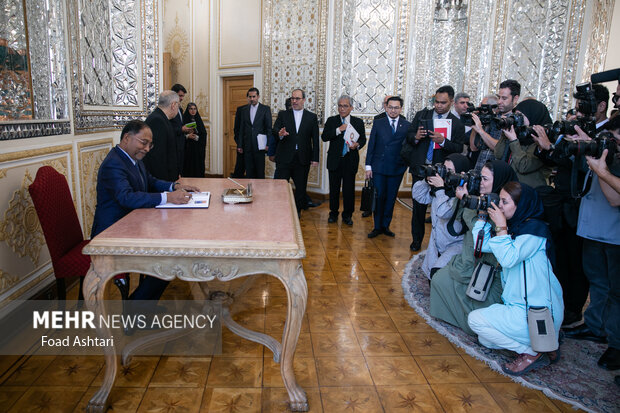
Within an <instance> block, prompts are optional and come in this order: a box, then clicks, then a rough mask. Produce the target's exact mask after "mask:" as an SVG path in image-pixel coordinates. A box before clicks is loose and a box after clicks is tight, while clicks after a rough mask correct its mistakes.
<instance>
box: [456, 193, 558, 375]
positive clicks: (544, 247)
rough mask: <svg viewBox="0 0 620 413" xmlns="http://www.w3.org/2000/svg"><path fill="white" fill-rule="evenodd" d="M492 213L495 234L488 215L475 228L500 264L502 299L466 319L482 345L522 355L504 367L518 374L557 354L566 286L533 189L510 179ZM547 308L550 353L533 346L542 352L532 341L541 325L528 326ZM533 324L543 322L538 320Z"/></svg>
mask: <svg viewBox="0 0 620 413" xmlns="http://www.w3.org/2000/svg"><path fill="white" fill-rule="evenodd" d="M488 215H489V217H490V218H491V220H492V221H493V222H494V223H495V229H496V235H495V236H494V237H491V224H490V223H488V222H487V220H486V217H484V218H481V219H479V220H478V221H477V222H476V225H475V226H474V231H473V232H474V234H476V233H477V232H478V231H480V230H483V231H484V241H483V243H482V251H485V252H492V253H493V255H495V257H496V258H497V261H498V263H499V264H500V265H501V266H502V284H503V286H504V291H503V293H502V301H503V304H493V305H491V306H490V307H487V308H482V309H479V310H475V311H472V312H471V313H470V314H469V317H468V323H469V326H470V327H471V329H472V330H473V331H474V332H475V333H476V334H478V341H479V342H480V344H482V345H483V346H485V347H488V348H494V349H508V350H512V351H514V352H516V353H517V354H518V355H519V356H518V357H517V358H516V359H515V360H514V361H512V362H510V363H507V364H505V365H504V366H502V370H504V372H505V373H507V374H511V375H517V376H518V375H521V374H524V373H526V372H528V371H530V370H533V369H535V368H538V367H543V366H546V365H548V364H549V363H550V362H555V361H557V359H558V358H559V353H558V352H557V351H555V350H556V349H557V348H558V335H559V334H558V333H559V331H560V326H561V325H562V319H563V316H564V303H563V301H562V287H561V286H560V283H559V281H558V280H557V278H556V277H555V275H554V273H553V269H552V268H551V262H552V261H553V243H552V242H553V241H552V239H551V232H550V231H549V228H548V227H547V224H546V223H545V222H544V221H542V217H543V205H542V202H541V201H540V198H539V197H538V194H537V193H536V191H535V190H534V189H532V188H531V187H529V186H527V185H525V184H520V183H518V182H509V183H507V184H506V185H504V187H503V188H502V190H501V192H500V203H499V206H497V205H495V204H492V205H491V207H489V209H488ZM509 234H510V235H509ZM550 258H551V259H550ZM550 261H551V262H550ZM545 308H546V309H550V313H551V317H552V318H553V320H552V321H551V320H550V319H547V320H545V328H546V331H545V335H544V336H545V337H547V338H549V339H550V340H551V341H552V342H551V343H548V344H549V345H547V348H546V350H545V351H549V353H543V352H537V351H535V350H534V349H533V348H532V347H536V349H537V350H538V351H541V349H539V348H538V346H535V345H534V343H535V341H534V340H535V339H536V338H539V337H537V334H536V333H537V332H538V331H539V329H536V328H534V329H532V328H528V321H529V322H530V323H532V320H528V319H529V318H531V317H533V314H532V312H531V311H532V310H538V309H543V311H544V309H545ZM528 310H529V311H528ZM551 323H552V325H550V324H551ZM530 327H531V326H530ZM534 327H539V324H535V323H534ZM531 331H532V332H531ZM536 344H538V343H536ZM544 344H547V343H543V347H545V346H544Z"/></svg>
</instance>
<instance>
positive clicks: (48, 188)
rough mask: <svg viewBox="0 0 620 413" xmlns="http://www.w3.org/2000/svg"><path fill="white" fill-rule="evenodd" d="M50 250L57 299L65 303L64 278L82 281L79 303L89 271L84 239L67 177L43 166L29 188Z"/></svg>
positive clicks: (82, 297)
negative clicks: (85, 277) (83, 252)
mask: <svg viewBox="0 0 620 413" xmlns="http://www.w3.org/2000/svg"><path fill="white" fill-rule="evenodd" d="M28 192H30V196H31V197H32V201H33V203H34V208H35V209H36V211H37V215H38V217H39V221H40V222H41V228H42V229H43V234H44V235H45V242H46V243H47V248H48V249H49V252H50V256H51V258H52V265H53V267H54V275H55V276H56V285H57V286H58V299H59V300H65V299H66V298H67V291H66V285H65V278H67V277H80V292H79V298H78V299H79V300H83V299H84V295H83V293H82V284H83V282H84V276H85V275H86V272H87V271H88V268H89V267H90V257H89V256H88V255H84V254H82V248H84V246H85V245H86V244H88V240H85V239H84V236H83V234H82V228H81V227H80V221H79V220H78V216H77V213H76V212H75V207H74V205H73V199H72V198H71V192H70V191H69V185H67V179H66V178H65V176H64V175H62V174H60V173H58V172H57V171H56V170H55V169H54V168H52V167H51V166H42V167H41V168H39V170H38V171H37V176H36V177H35V180H34V182H33V183H32V184H31V185H30V186H29V187H28Z"/></svg>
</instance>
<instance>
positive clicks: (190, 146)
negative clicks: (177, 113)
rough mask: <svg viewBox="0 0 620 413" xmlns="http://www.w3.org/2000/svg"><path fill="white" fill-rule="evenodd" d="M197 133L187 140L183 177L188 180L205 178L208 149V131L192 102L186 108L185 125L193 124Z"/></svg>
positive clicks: (189, 136)
mask: <svg viewBox="0 0 620 413" xmlns="http://www.w3.org/2000/svg"><path fill="white" fill-rule="evenodd" d="M193 123H195V124H196V126H193V129H194V130H195V133H194V134H192V135H188V136H187V139H185V160H184V162H183V176H184V177H187V178H204V177H205V153H206V147H207V129H206V128H205V124H204V123H203V122H202V118H201V117H200V113H198V107H197V106H196V104H195V103H193V102H191V103H189V104H188V105H187V108H185V113H184V114H183V125H187V124H193Z"/></svg>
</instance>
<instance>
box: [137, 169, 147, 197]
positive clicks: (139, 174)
mask: <svg viewBox="0 0 620 413" xmlns="http://www.w3.org/2000/svg"><path fill="white" fill-rule="evenodd" d="M136 169H137V170H138V176H139V177H140V184H141V186H142V187H141V188H140V189H141V190H142V191H145V192H146V184H145V183H144V178H143V177H142V172H141V171H140V166H138V163H137V162H136Z"/></svg>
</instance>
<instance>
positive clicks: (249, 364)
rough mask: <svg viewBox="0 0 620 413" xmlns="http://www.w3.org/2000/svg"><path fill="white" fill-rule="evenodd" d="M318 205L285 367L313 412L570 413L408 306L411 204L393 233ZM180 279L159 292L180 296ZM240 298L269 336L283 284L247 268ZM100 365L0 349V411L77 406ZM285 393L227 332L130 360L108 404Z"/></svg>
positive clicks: (283, 399)
mask: <svg viewBox="0 0 620 413" xmlns="http://www.w3.org/2000/svg"><path fill="white" fill-rule="evenodd" d="M327 204H328V203H327V202H324V203H323V204H322V205H321V206H320V207H317V208H314V209H312V210H310V211H304V212H303V214H302V219H301V225H302V229H303V236H304V240H305V245H306V249H307V258H306V259H305V260H304V271H305V274H306V278H307V281H308V288H309V298H308V307H307V313H306V316H305V318H304V323H303V326H302V333H301V336H300V339H299V344H298V349H297V353H296V358H295V369H296V374H297V380H298V381H299V382H300V384H301V385H302V386H303V388H304V389H305V390H306V392H307V394H308V399H309V403H310V411H311V412H325V413H334V412H355V413H364V412H371V413H377V412H416V411H419V412H465V411H468V412H469V411H473V412H564V411H566V412H568V411H571V412H572V411H573V410H572V409H571V407H570V406H568V405H566V404H563V403H561V402H558V401H555V400H552V399H549V398H547V397H546V396H545V395H544V394H543V393H542V392H539V391H533V390H530V389H527V388H525V387H522V386H521V385H519V384H516V383H513V382H512V381H510V380H509V379H507V378H505V377H503V376H500V375H498V374H496V373H495V372H493V371H491V370H490V369H489V368H488V367H486V366H485V365H484V364H483V363H481V362H479V361H477V360H475V359H473V358H471V357H470V356H468V355H466V354H464V352H463V351H461V350H459V349H457V348H455V347H454V346H453V345H452V344H451V343H450V342H449V341H448V340H446V339H445V338H444V337H442V336H441V335H439V334H437V333H436V332H435V331H434V330H433V329H431V328H430V327H429V326H428V325H427V324H426V323H425V322H424V321H423V319H421V318H420V317H419V316H418V315H417V314H416V313H415V312H414V311H413V310H412V309H411V308H410V307H409V305H408V304H407V302H406V301H405V299H404V298H403V293H402V288H401V285H400V280H401V276H402V273H403V270H404V268H405V265H406V264H407V262H408V261H409V260H410V258H411V256H412V253H410V251H409V243H410V242H411V238H410V237H411V235H410V219H411V212H409V211H408V210H407V209H406V208H404V207H403V206H402V205H400V204H398V203H397V204H396V207H395V210H394V221H393V223H392V225H391V229H392V231H394V232H395V233H396V237H395V238H389V237H387V236H385V235H380V236H378V237H377V238H374V239H372V240H371V239H368V238H367V236H366V234H367V233H368V232H369V231H370V230H371V229H372V218H370V217H369V218H362V217H361V213H360V212H359V211H356V212H355V214H354V216H353V220H354V224H353V226H352V227H349V226H347V225H344V224H343V223H342V222H340V221H339V222H338V223H336V224H328V223H327V218H328V213H329V208H328V206H327ZM357 205H359V199H358V201H357ZM426 232H427V237H428V233H429V232H430V226H427V231H426ZM423 248H424V247H423ZM135 282H136V281H135V280H134V285H135ZM181 284H182V283H181ZM181 284H179V283H177V282H175V283H174V284H173V285H172V286H171V287H172V288H169V289H168V290H167V291H166V294H165V296H164V298H168V299H170V298H174V297H175V296H182V295H183V294H185V293H186V292H187V288H185V287H184V286H183V285H181ZM115 293H116V290H115V289H110V294H111V297H114V296H115ZM76 296H77V291H75V290H73V291H71V292H70V295H69V297H70V298H74V299H75V298H76ZM246 297H247V299H245V300H244V302H243V303H239V304H238V305H236V306H235V311H237V312H236V314H235V315H234V317H235V319H237V320H238V321H239V322H240V323H243V324H246V325H247V326H249V327H250V328H252V329H255V330H259V331H266V332H271V333H274V334H275V335H276V336H277V333H278V332H281V331H282V327H283V325H284V319H285V310H286V297H285V293H284V289H283V287H282V286H281V285H280V284H279V282H278V281H277V280H275V279H269V278H268V277H267V276H262V277H256V282H255V283H254V285H253V287H252V288H251V289H250V290H249V291H248V292H247V294H246ZM102 367H103V358H102V357H35V356H32V357H22V358H19V357H1V358H0V373H3V375H2V376H1V377H0V380H1V382H0V383H1V384H0V411H2V412H5V411H8V412H19V413H21V412H26V411H28V412H54V413H56V412H73V411H76V412H77V411H84V408H85V406H86V403H87V402H88V400H89V398H90V397H91V395H92V394H93V393H94V392H95V391H96V389H97V388H98V385H99V384H100V383H101V380H102V374H103V372H102ZM287 398H288V397H287V394H286V391H285V390H284V386H283V383H282V379H281V377H280V372H279V366H278V365H277V364H276V363H274V362H273V360H272V354H271V352H270V351H269V350H267V349H264V348H263V347H261V346H257V345H254V344H253V343H250V342H248V341H245V340H243V339H241V338H239V337H237V336H234V335H232V334H228V332H226V331H225V332H224V348H223V354H222V355H221V356H214V357H189V356H188V357H136V358H135V359H134V360H133V361H132V363H131V365H130V366H128V367H126V368H123V369H121V371H120V373H119V375H118V377H117V380H116V383H115V387H114V389H113V391H112V394H111V396H110V401H111V406H112V410H111V411H114V412H183V413H187V412H243V413H250V412H285V411H287Z"/></svg>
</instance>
